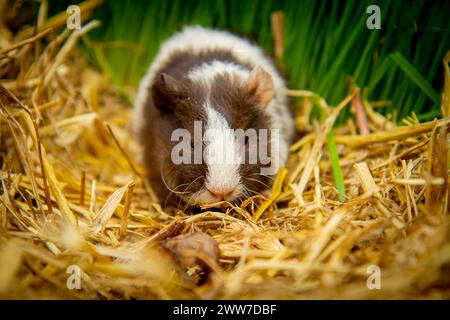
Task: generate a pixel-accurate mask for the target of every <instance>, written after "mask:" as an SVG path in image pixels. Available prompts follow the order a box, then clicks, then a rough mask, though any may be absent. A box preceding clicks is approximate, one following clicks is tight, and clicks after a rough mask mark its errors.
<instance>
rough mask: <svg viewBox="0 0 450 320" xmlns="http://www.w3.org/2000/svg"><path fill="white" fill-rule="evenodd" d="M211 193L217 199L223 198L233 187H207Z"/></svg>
mask: <svg viewBox="0 0 450 320" xmlns="http://www.w3.org/2000/svg"><path fill="white" fill-rule="evenodd" d="M207 189H208V191H209V192H211V194H212V195H214V196H216V197H217V198H219V199H224V198H226V197H227V196H229V195H230V194H231V193H232V192H233V191H234V187H231V188H211V187H209V188H207Z"/></svg>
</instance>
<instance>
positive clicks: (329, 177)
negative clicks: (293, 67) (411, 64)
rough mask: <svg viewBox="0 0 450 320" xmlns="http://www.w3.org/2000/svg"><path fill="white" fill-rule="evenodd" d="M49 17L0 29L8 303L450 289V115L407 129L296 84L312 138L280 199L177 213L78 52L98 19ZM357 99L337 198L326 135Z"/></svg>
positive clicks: (4, 293) (0, 245) (302, 143)
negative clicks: (331, 103)
mask: <svg viewBox="0 0 450 320" xmlns="http://www.w3.org/2000/svg"><path fill="white" fill-rule="evenodd" d="M52 23H53V24H54V25H53V26H56V25H58V23H59V24H61V21H59V22H58V21H57V20H52V21H51V23H46V24H45V23H42V25H40V26H38V32H37V33H36V32H33V29H32V28H31V29H25V30H21V32H19V33H18V34H16V35H13V34H6V35H5V34H4V33H3V34H2V40H1V41H2V49H0V74H1V79H2V80H1V87H0V88H1V91H0V92H1V95H0V97H1V99H0V101H1V108H0V124H1V130H0V133H1V144H0V150H1V151H0V165H1V175H0V179H1V181H0V182H1V185H0V191H1V195H0V297H2V298H29V299H30V298H83V299H85V298H86V299H123V298H125V299H129V298H141V299H142V298H144V299H206V298H209V299H222V298H223V299H239V298H257V299H258V298H281V299H283V298H284V299H303V298H313V299H314V298H449V297H450V291H449V288H450V278H449V275H450V272H449V267H450V264H449V263H450V242H449V239H450V235H449V230H450V229H449V215H448V154H449V148H448V146H449V139H448V123H449V121H450V119H449V118H444V119H440V120H435V121H431V122H427V123H419V122H418V120H417V119H416V118H415V117H414V115H413V116H411V117H410V118H408V119H406V120H405V121H404V125H403V126H399V127H397V126H396V125H395V124H394V123H393V122H391V121H390V120H389V119H387V118H385V117H383V116H381V115H380V114H379V113H376V112H374V111H373V105H371V104H370V103H369V102H368V101H365V100H364V99H361V97H360V95H359V93H358V91H357V90H355V91H354V92H352V93H351V94H350V95H349V96H348V97H347V98H346V99H345V100H344V101H343V102H342V103H341V104H340V105H338V106H337V107H335V108H328V106H327V105H326V102H325V101H324V100H323V99H321V98H320V97H318V96H317V95H315V94H313V93H311V92H306V91H305V92H304V91H290V92H289V93H290V94H291V95H293V96H300V98H294V99H299V100H300V101H302V108H301V110H302V112H301V113H299V114H297V116H296V120H297V123H298V125H299V126H300V127H302V128H306V130H307V134H305V135H304V136H303V137H302V138H301V139H300V140H299V141H297V142H296V143H295V144H293V145H292V147H291V156H290V161H289V166H288V168H287V169H283V170H281V171H280V173H279V174H278V176H277V177H276V179H275V183H274V186H273V190H272V194H271V197H270V199H261V198H258V197H255V198H253V199H249V200H247V201H244V203H242V204H240V205H232V204H229V203H221V204H217V205H215V206H210V207H209V208H203V211H202V212H201V213H199V214H195V215H191V214H188V213H186V212H183V211H182V210H181V209H174V210H171V211H167V210H164V209H162V207H161V206H160V205H159V204H157V203H155V202H154V201H153V200H152V195H151V194H152V192H151V188H150V186H148V185H146V184H145V183H144V180H143V179H142V177H143V175H144V174H143V172H142V169H141V168H140V166H139V165H138V164H137V163H136V161H135V160H134V159H136V153H137V150H138V148H137V146H136V144H135V143H134V142H133V140H132V137H131V135H130V124H129V118H130V111H131V103H130V102H128V101H127V100H126V99H125V98H124V97H123V95H122V94H120V93H119V91H118V90H117V89H116V88H114V86H112V85H111V84H110V83H109V82H108V81H107V79H105V78H104V76H102V75H101V74H99V73H98V72H96V71H94V69H92V68H91V67H89V66H88V65H87V64H86V62H85V61H84V60H83V59H82V55H81V54H80V52H78V51H77V49H76V47H75V45H76V43H77V40H78V39H79V38H80V36H82V35H83V34H84V33H85V32H87V31H89V30H90V29H92V28H93V27H95V26H96V25H97V23H96V22H91V23H89V24H87V25H85V27H84V28H82V29H81V30H75V31H73V32H71V31H68V30H65V31H64V32H62V33H60V34H57V33H55V31H52V30H51V29H47V28H46V27H49V26H52V25H51V24H52ZM447 76H448V70H447ZM448 86H449V82H448V78H447V79H446V89H445V94H444V99H443V114H444V115H448V109H449V107H448ZM297 101H298V100H297ZM312 105H317V106H320V107H321V108H322V110H323V111H324V113H325V114H326V120H325V121H322V122H317V123H315V124H310V121H309V111H310V110H311V108H310V107H311V106H312ZM346 105H350V106H351V107H352V109H353V110H355V118H356V119H357V121H353V120H349V121H348V122H347V123H346V125H345V126H342V127H339V128H335V129H333V136H334V141H335V143H336V145H337V153H338V154H339V156H340V157H339V164H340V167H341V169H342V173H343V183H344V186H345V190H346V193H345V198H344V199H341V200H343V201H339V200H340V199H339V193H338V192H337V190H336V187H335V186H336V183H335V179H334V176H333V173H332V170H331V168H332V165H333V159H332V157H330V153H329V150H330V149H329V148H328V146H327V145H328V144H329V141H328V143H327V137H326V134H327V133H328V132H329V131H330V130H331V128H332V127H333V123H334V120H335V119H336V117H337V115H338V114H339V112H340V111H341V110H342V109H343V107H344V106H346ZM358 132H359V133H358ZM363 133H365V134H363ZM341 197H342V195H341ZM374 266H375V267H374ZM377 267H378V268H379V269H378V268H377ZM74 270H75V271H74ZM78 271H79V272H80V276H81V277H80V285H81V288H80V289H77V288H73V287H71V283H72V285H75V286H76V284H77V280H74V279H75V278H73V277H72V276H73V275H76V274H77V272H78ZM377 271H380V275H381V282H380V283H379V284H380V286H381V288H380V289H369V287H370V288H371V285H373V284H375V285H376V284H377V282H376V281H375V282H374V278H373V277H372V278H371V276H372V275H375V276H376V274H375V273H377ZM373 272H375V273H373ZM368 282H369V286H368ZM70 288H72V289H70Z"/></svg>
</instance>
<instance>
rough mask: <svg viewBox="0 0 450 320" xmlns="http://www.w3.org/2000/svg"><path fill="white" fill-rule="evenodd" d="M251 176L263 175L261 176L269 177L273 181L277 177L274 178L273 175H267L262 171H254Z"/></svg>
mask: <svg viewBox="0 0 450 320" xmlns="http://www.w3.org/2000/svg"><path fill="white" fill-rule="evenodd" d="M250 176H261V177H265V178H268V179H270V180H272V181H274V180H275V179H274V178H273V177H271V176H269V175H265V174H262V173H257V172H256V173H252V174H250Z"/></svg>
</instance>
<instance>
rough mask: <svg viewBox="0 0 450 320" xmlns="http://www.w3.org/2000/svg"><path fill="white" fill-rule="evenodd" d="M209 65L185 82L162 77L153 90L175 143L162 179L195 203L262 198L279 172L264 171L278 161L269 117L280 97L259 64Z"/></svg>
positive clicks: (170, 143)
mask: <svg viewBox="0 0 450 320" xmlns="http://www.w3.org/2000/svg"><path fill="white" fill-rule="evenodd" d="M209 67H211V68H214V66H211V65H207V67H205V68H203V69H202V68H200V69H199V70H196V71H195V72H191V73H190V74H188V76H186V77H183V78H180V79H177V78H175V77H173V76H171V75H168V74H165V73H162V74H159V75H158V77H157V78H156V80H155V81H154V83H153V86H152V99H153V103H154V105H155V106H156V108H157V109H159V111H160V112H161V114H162V117H161V119H163V120H162V121H164V126H165V127H166V128H167V129H168V130H163V132H162V133H161V135H162V136H161V137H160V138H161V139H163V140H164V141H165V143H166V142H167V145H168V146H170V147H169V148H167V150H162V151H161V152H163V153H164V154H162V157H163V158H164V160H163V163H162V170H161V174H162V179H163V181H164V184H165V186H166V188H168V189H169V191H171V192H172V193H174V194H176V195H177V196H179V197H181V198H182V199H183V200H184V201H185V202H186V203H188V204H192V205H203V204H209V203H214V202H218V201H222V200H225V201H229V202H237V201H239V200H242V199H244V198H247V197H249V196H252V195H255V194H261V193H263V192H264V191H266V190H267V189H269V187H270V184H271V179H272V178H271V175H272V174H273V173H274V172H273V173H270V174H269V173H267V172H265V171H264V170H263V169H264V168H267V167H270V166H271V165H273V163H272V162H277V161H276V159H274V157H275V156H276V155H275V154H273V153H272V145H274V144H275V143H274V139H273V135H272V131H271V130H270V128H271V126H272V122H271V116H270V114H269V113H268V112H267V106H268V104H270V102H271V101H272V99H273V96H274V83H273V79H272V77H271V76H270V74H269V73H267V72H266V71H265V70H263V69H262V68H260V67H255V68H254V69H252V70H251V71H249V70H244V69H242V68H240V67H239V68H235V69H236V70H233V69H232V68H231V70H230V68H226V69H224V70H222V71H220V70H219V72H217V69H218V68H217V66H216V68H215V72H213V70H210V69H209ZM219 69H220V68H219ZM164 132H165V133H164ZM271 153H272V154H271ZM272 160H275V161H272Z"/></svg>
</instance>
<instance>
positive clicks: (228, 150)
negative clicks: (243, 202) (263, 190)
mask: <svg viewBox="0 0 450 320" xmlns="http://www.w3.org/2000/svg"><path fill="white" fill-rule="evenodd" d="M205 107H206V113H207V117H208V120H207V125H206V128H205V133H204V140H203V141H204V143H205V150H204V160H205V163H206V164H207V166H208V174H207V176H206V183H205V186H206V188H207V189H208V190H210V191H212V192H218V193H220V192H224V193H228V192H229V191H233V190H235V189H236V188H237V187H238V185H239V184H240V180H241V178H240V174H239V166H240V163H241V153H240V146H239V144H238V141H237V139H236V137H235V134H234V131H233V130H232V129H231V128H230V126H229V124H228V122H227V120H226V119H225V117H224V116H223V115H221V114H220V113H219V112H217V111H216V110H215V109H214V108H212V107H211V106H210V105H209V103H207V105H206V106H205ZM235 191H238V190H235Z"/></svg>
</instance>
